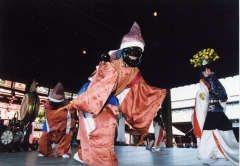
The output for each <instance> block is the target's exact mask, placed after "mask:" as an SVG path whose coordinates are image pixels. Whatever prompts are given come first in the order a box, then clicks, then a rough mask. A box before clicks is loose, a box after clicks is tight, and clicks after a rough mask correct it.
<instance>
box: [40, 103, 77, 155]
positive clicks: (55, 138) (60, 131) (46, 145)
mask: <svg viewBox="0 0 240 166" xmlns="http://www.w3.org/2000/svg"><path fill="white" fill-rule="evenodd" d="M54 112H55V110H52V109H51V106H50V104H49V103H45V116H46V119H47V122H48V125H49V129H50V131H49V132H42V135H41V137H40V139H39V147H38V152H39V153H41V154H43V155H44V156H54V152H53V149H52V143H56V144H58V145H57V147H56V153H57V155H58V156H62V155H63V154H68V155H69V156H71V155H72V152H71V140H72V136H73V130H74V128H75V117H74V110H71V111H69V112H70V116H71V124H70V132H69V134H67V133H66V128H67V116H68V111H67V110H61V111H59V112H57V113H54Z"/></svg>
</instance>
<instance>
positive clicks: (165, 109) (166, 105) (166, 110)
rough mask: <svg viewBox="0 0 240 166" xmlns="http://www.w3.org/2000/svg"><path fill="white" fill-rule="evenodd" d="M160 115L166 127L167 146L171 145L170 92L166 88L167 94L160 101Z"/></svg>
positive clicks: (170, 146)
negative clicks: (161, 101)
mask: <svg viewBox="0 0 240 166" xmlns="http://www.w3.org/2000/svg"><path fill="white" fill-rule="evenodd" d="M162 116H163V121H164V124H165V127H166V133H167V145H166V147H167V148H172V147H173V134H172V106H171V92H170V89H167V95H166V97H165V99H164V101H163V103H162Z"/></svg>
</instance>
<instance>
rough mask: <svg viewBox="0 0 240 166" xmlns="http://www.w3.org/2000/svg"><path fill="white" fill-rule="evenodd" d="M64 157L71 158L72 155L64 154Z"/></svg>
mask: <svg viewBox="0 0 240 166" xmlns="http://www.w3.org/2000/svg"><path fill="white" fill-rule="evenodd" d="M62 158H70V156H69V155H68V154H63V155H62Z"/></svg>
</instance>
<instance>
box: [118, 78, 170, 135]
mask: <svg viewBox="0 0 240 166" xmlns="http://www.w3.org/2000/svg"><path fill="white" fill-rule="evenodd" d="M166 94H167V91H166V89H160V88H156V87H152V86H149V85H147V83H146V82H145V81H144V79H143V78H142V77H141V78H140V80H139V82H138V83H137V84H135V85H134V86H133V87H131V89H130V90H129V92H128V94H127V96H126V97H125V99H124V100H123V102H122V104H121V105H120V111H122V112H123V113H124V114H125V115H126V120H127V122H128V123H129V124H130V125H131V126H132V127H133V128H134V129H135V130H136V131H137V132H138V133H139V134H141V135H144V134H146V133H147V132H148V129H149V127H150V125H151V122H152V120H153V118H154V117H155V115H156V113H157V111H158V110H159V108H160V107H161V104H162V102H163V100H164V98H165V96H166Z"/></svg>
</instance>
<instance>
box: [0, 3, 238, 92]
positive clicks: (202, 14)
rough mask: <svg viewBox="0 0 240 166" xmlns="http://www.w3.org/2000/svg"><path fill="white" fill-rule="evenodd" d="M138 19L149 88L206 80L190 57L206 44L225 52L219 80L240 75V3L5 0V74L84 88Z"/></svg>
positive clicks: (0, 74)
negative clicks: (143, 42) (85, 52)
mask: <svg viewBox="0 0 240 166" xmlns="http://www.w3.org/2000/svg"><path fill="white" fill-rule="evenodd" d="M155 11H156V12H157V13H158V15H157V17H154V16H153V13H154V12H155ZM134 21H136V22H137V23H138V24H139V26H140V28H141V32H142V36H143V38H144V40H145V42H146V46H145V51H144V54H143V62H142V64H141V66H140V70H141V72H142V75H143V77H144V78H145V80H146V82H147V83H148V84H149V85H153V86H157V87H160V88H173V87H178V86H184V85H188V84H194V83H198V81H199V76H198V70H197V69H196V68H193V66H192V65H191V64H190V61H189V60H190V59H191V58H192V57H193V55H194V54H196V53H197V52H198V51H199V50H202V49H204V48H214V49H215V51H216V52H217V53H218V55H219V56H220V59H219V60H218V63H219V64H220V65H219V66H220V68H219V70H218V72H217V75H218V77H219V78H224V77H229V76H234V75H238V74H239V1H238V0H158V1H157V0H65V1H63V0H0V78H1V79H8V80H13V81H18V82H25V83H26V82H31V81H32V80H33V79H36V81H37V82H38V83H39V85H40V86H47V87H50V88H53V87H54V86H55V85H56V84H57V83H58V82H61V83H62V84H63V86H64V88H65V90H66V91H72V92H77V91H78V90H79V89H80V88H81V86H82V85H83V84H84V83H85V82H86V81H87V78H88V76H89V75H90V74H91V73H92V72H93V71H94V70H95V66H96V65H97V64H98V63H99V61H100V56H101V54H103V53H104V54H107V53H108V51H109V50H114V49H118V48H119V47H120V43H121V40H122V37H123V35H125V34H126V33H128V32H129V31H130V29H131V26H132V24H133V23H134ZM83 50H86V51H87V54H85V55H84V54H83V53H82V52H83Z"/></svg>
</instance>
